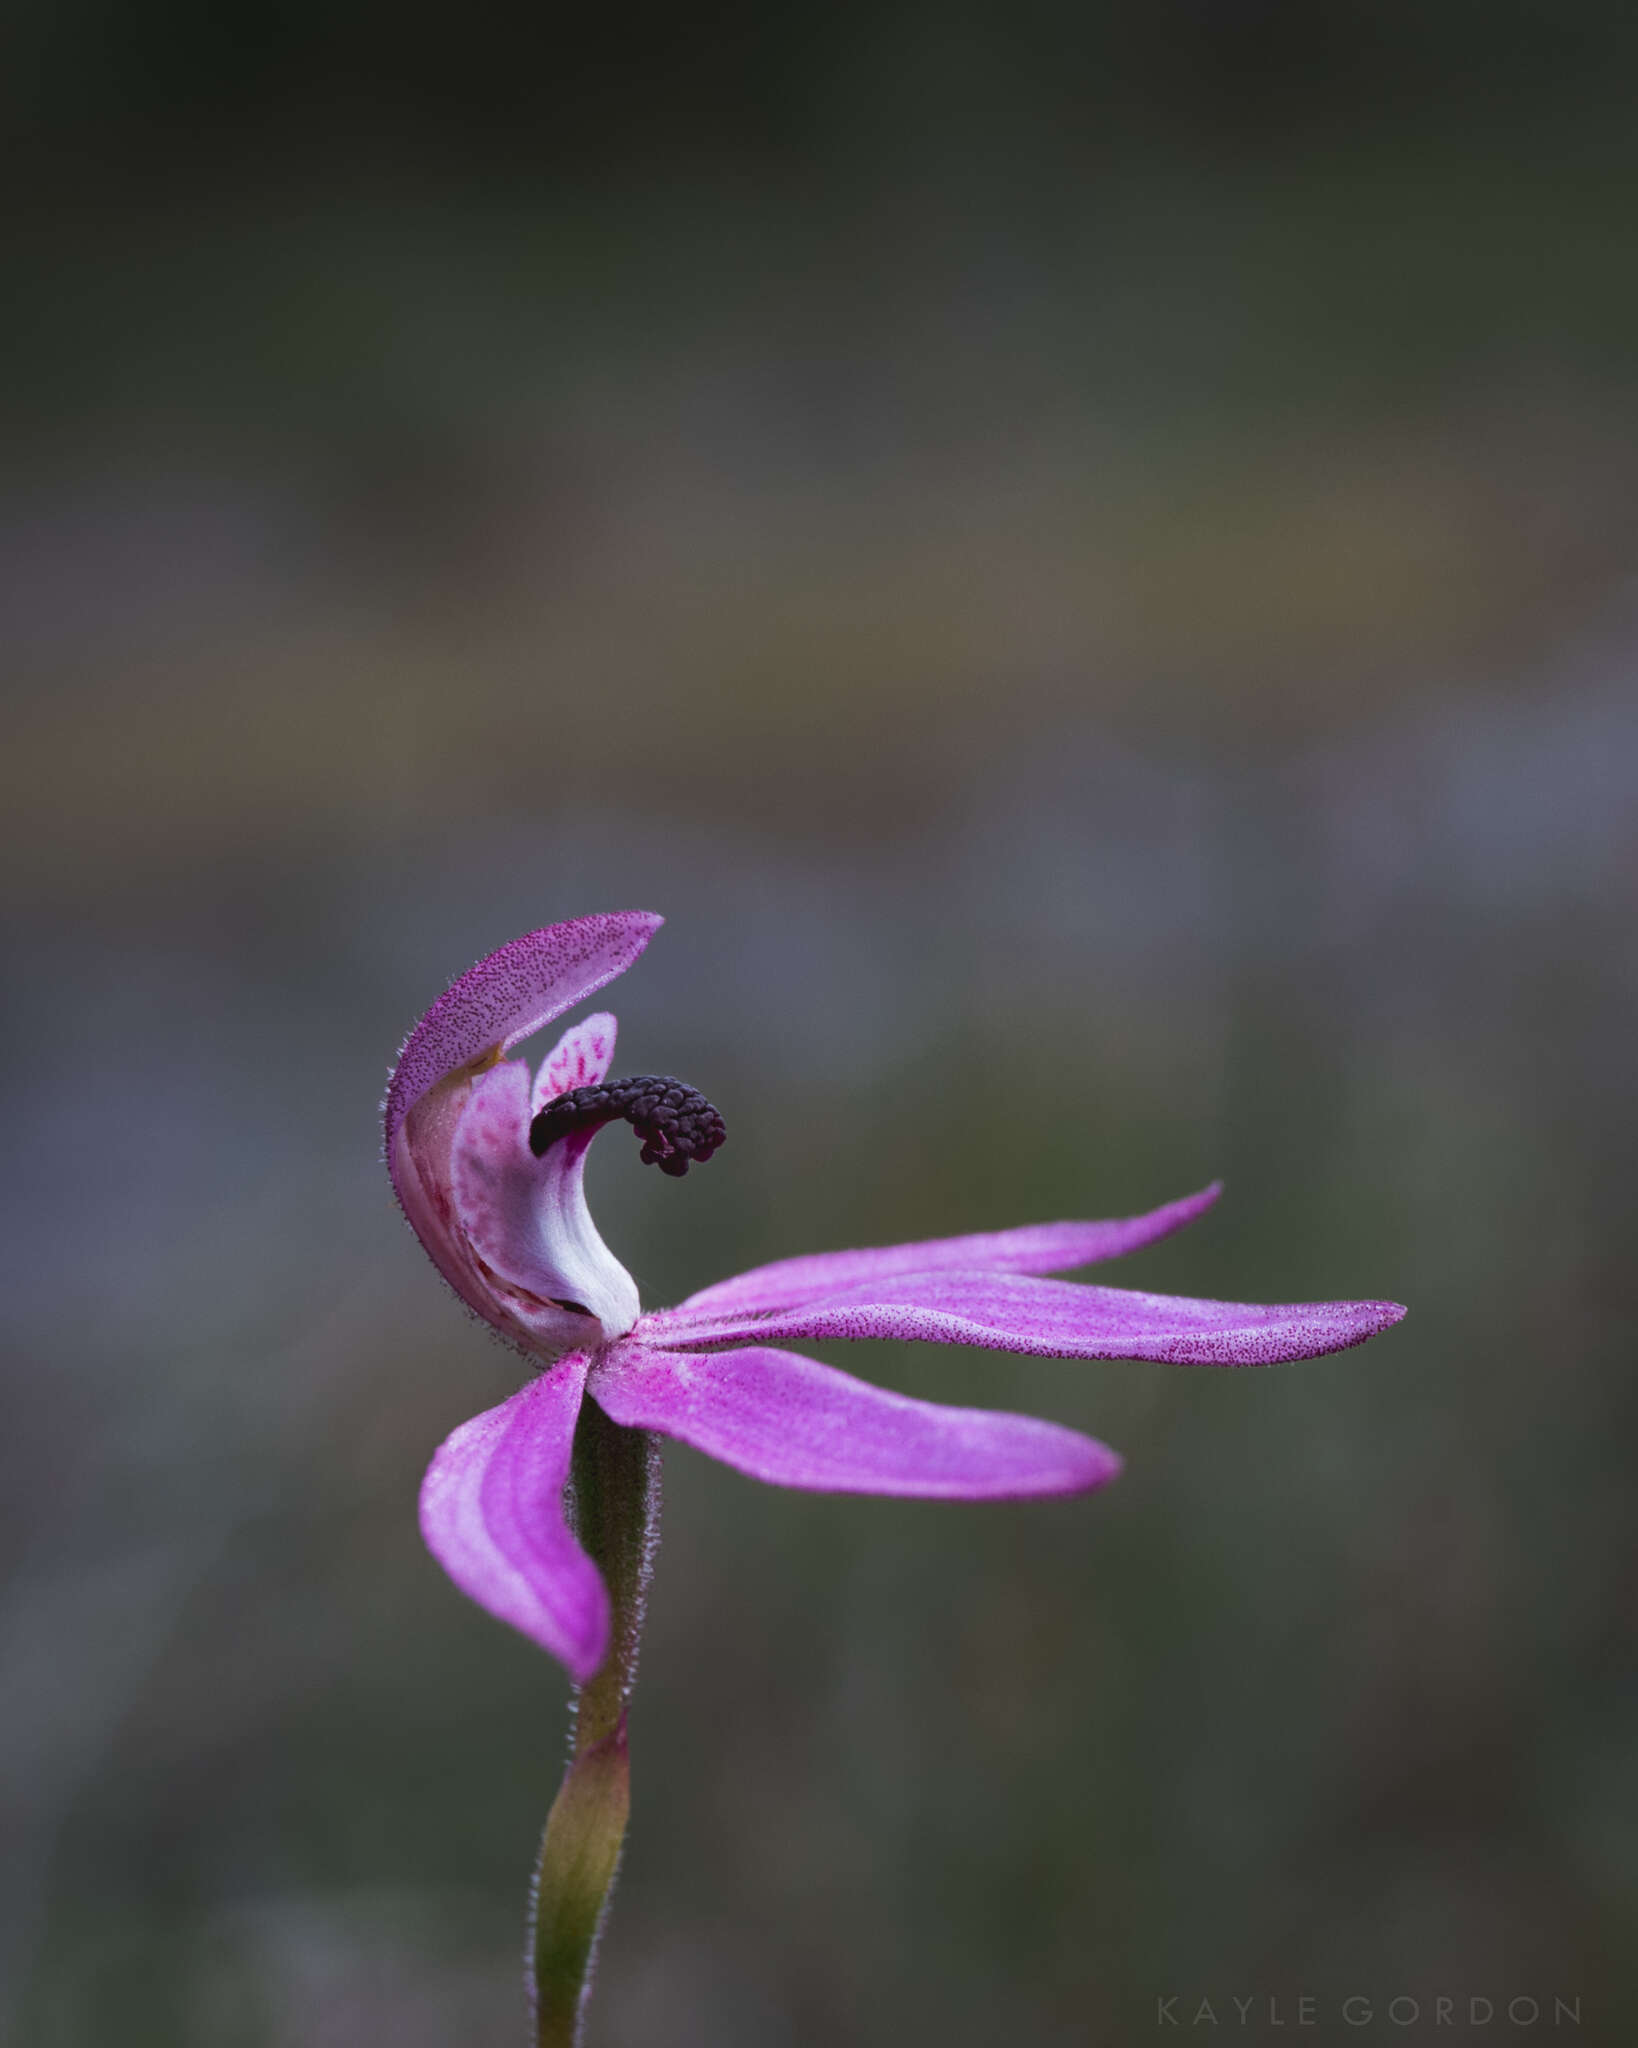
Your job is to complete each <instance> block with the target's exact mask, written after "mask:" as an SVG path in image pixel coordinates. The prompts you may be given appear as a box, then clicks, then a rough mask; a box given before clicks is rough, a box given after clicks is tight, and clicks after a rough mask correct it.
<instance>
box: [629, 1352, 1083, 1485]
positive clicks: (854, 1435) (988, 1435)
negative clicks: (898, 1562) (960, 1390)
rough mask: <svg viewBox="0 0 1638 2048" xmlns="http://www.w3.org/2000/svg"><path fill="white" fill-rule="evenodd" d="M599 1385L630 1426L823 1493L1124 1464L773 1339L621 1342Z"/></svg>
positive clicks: (1042, 1478)
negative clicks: (910, 1393) (671, 1346)
mask: <svg viewBox="0 0 1638 2048" xmlns="http://www.w3.org/2000/svg"><path fill="white" fill-rule="evenodd" d="M590 1391H591V1394H592V1397H593V1398H594V1399H595V1400H596V1402H597V1404H598V1406H599V1407H601V1408H603V1409H604V1410H605V1411H606V1412H607V1413H608V1414H609V1415H610V1416H612V1417H613V1419H614V1420H615V1421H616V1422H620V1423H624V1424H625V1425H626V1426H627V1427H628V1428H632V1429H655V1430H658V1431H660V1432H661V1434H662V1435H665V1436H670V1437H675V1438H676V1439H677V1440H678V1441H679V1442H681V1443H685V1444H691V1445H692V1446H693V1448H694V1449H695V1450H697V1451H704V1452H705V1454H706V1455H707V1456H708V1457H712V1458H720V1459H721V1460H722V1462H723V1463H724V1464H725V1465H732V1466H734V1467H735V1468H736V1469H737V1470H738V1471H741V1472H745V1473H748V1474H749V1475H750V1477H751V1478H753V1479H763V1480H767V1481H769V1482H770V1483H772V1484H773V1485H776V1486H795V1487H804V1488H807V1489H809V1490H810V1491H814V1492H819V1493H880V1494H897V1495H903V1496H907V1497H915V1498H921V1499H940V1500H1015V1499H1024V1498H1027V1497H1029V1496H1032V1495H1036V1494H1054V1493H1081V1492H1084V1491H1085V1490H1086V1489H1087V1488H1088V1487H1093V1486H1101V1485H1102V1484H1103V1483H1104V1482H1105V1481H1106V1480H1109V1479H1113V1478H1114V1476H1115V1475H1116V1473H1117V1472H1118V1471H1119V1470H1120V1459H1119V1458H1118V1457H1117V1456H1116V1455H1115V1453H1114V1452H1113V1451H1111V1450H1110V1449H1109V1448H1108V1447H1107V1446H1106V1445H1104V1444H1100V1443H1097V1442H1095V1441H1094V1440H1093V1439H1092V1438H1091V1437H1086V1436H1081V1435H1079V1434H1078V1433H1077V1432H1076V1431H1074V1430H1072V1429H1063V1428H1061V1427H1060V1426H1059V1425H1058V1424H1057V1423H1054V1422H1038V1421H1036V1420H1035V1419H1034V1418H1033V1417H1031V1416H1027V1415H998V1414H994V1413H991V1412H990V1411H988V1410H986V1409H981V1408H943V1407H938V1406H936V1405H934V1404H933V1403H931V1402H928V1401H912V1400H910V1399H909V1398H908V1397H907V1396H905V1395H903V1394H894V1393H889V1392H888V1391H887V1390H886V1389H884V1388H882V1387H873V1386H870V1385H869V1384H867V1382H865V1381H864V1380H856V1379H854V1378H853V1377H852V1376H851V1374H848V1373H845V1372H838V1371H837V1370H836V1368H835V1367H834V1366H829V1365H819V1364H817V1363H816V1362H815V1361H814V1360H813V1359H811V1358H802V1357H799V1356H798V1355H797V1354H796V1353H795V1352H791V1351H776V1350H772V1349H770V1348H768V1347H767V1346H764V1345H757V1346H752V1347H747V1348H745V1349H743V1350H737V1351H723V1352H717V1353H714V1354H710V1355H706V1356H699V1355H689V1354H685V1353H681V1352H669V1351H656V1350H653V1349H651V1348H649V1347H648V1346H646V1345H643V1344H640V1343H634V1344H622V1345H617V1346H615V1347H614V1348H613V1349H612V1350H611V1351H610V1352H608V1353H606V1354H605V1355H604V1356H603V1357H602V1358H601V1359H599V1360H598V1362H597V1364H596V1365H595V1367H594V1368H593V1374H592V1379H591V1384H590Z"/></svg>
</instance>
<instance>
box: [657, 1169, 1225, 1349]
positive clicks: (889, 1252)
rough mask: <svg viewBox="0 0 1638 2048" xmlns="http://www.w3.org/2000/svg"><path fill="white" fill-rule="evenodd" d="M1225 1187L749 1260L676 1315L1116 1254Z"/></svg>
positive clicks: (1060, 1266) (1184, 1217)
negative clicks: (1089, 1212) (1128, 1210)
mask: <svg viewBox="0 0 1638 2048" xmlns="http://www.w3.org/2000/svg"><path fill="white" fill-rule="evenodd" d="M1222 1191H1223V1184H1222V1182H1221V1181H1215V1180H1214V1181H1213V1182H1212V1184H1211V1186H1210V1187H1209V1188H1202V1189H1201V1190H1200V1192H1199V1194H1197V1195H1185V1196H1183V1198H1182V1199H1181V1200H1180V1201H1176V1202H1167V1203H1166V1204H1165V1205H1164V1206H1163V1207H1162V1208H1159V1209H1151V1210H1150V1211H1149V1212H1148V1214H1147V1215H1144V1216H1120V1217H1115V1218H1112V1219H1110V1220H1108V1221H1105V1222H1096V1223H1029V1224H1025V1225H1024V1226H1023V1227H1022V1228H1020V1229H1016V1230H988V1231H980V1232H977V1233H976V1234H974V1235H972V1236H968V1237H933V1238H926V1239H923V1240H922V1241H921V1242H920V1243H917V1244H884V1245H878V1246H876V1247H874V1248H873V1249H871V1250H869V1251H857V1252H814V1253H811V1254H810V1255H809V1256H807V1257H805V1258H798V1259H778V1260H776V1261H775V1262H774V1263H773V1264H772V1265H770V1266H753V1267H752V1268H751V1270H750V1271H749V1272H748V1273H738V1274H736V1275H735V1276H734V1278H733V1279H732V1280H719V1281H717V1282H716V1284H715V1285H714V1286H711V1287H704V1288H701V1290H700V1292H699V1293H698V1294H691V1295H690V1296H689V1297H688V1299H687V1300H686V1301H685V1302H684V1303H683V1304H682V1306H681V1308H680V1309H679V1310H677V1311H676V1313H677V1314H679V1315H685V1316H686V1315H695V1314H701V1313H708V1314H710V1315H712V1316H719V1315H722V1314H724V1313H726V1312H727V1311H729V1310H736V1311H744V1310H757V1311H760V1310H763V1309H775V1308H797V1307H800V1306H802V1305H803V1304H805V1303H810V1302H818V1301H824V1300H827V1299H828V1298H829V1297H830V1296H831V1295H833V1294H834V1293H836V1291H837V1290H838V1289H839V1288H844V1287H856V1286H859V1285H861V1284H862V1283H865V1282H869V1283H871V1284H872V1285H875V1284H879V1283H880V1282H882V1281H884V1280H891V1279H894V1278H895V1277H897V1276H898V1275H899V1274H904V1273H933V1272H945V1271H952V1270H953V1271H960V1272H967V1273H1068V1272H1071V1271H1073V1270H1074V1268H1075V1267H1077V1266H1091V1265H1095V1264H1096V1263H1098V1261H1100V1260H1102V1259H1118V1258H1120V1257H1122V1256H1123V1255H1124V1254H1125V1253H1127V1252H1135V1251H1137V1250H1138V1248H1139V1247H1140V1246H1142V1245H1146V1244H1153V1243H1154V1242H1155V1241H1156V1239H1158V1238H1162V1237H1170V1236H1171V1234H1172V1232H1173V1231H1174V1230H1181V1229H1182V1228H1183V1226H1184V1224H1186V1223H1192V1222H1193V1221H1194V1219H1195V1218H1196V1217H1197V1216H1199V1215H1201V1214H1203V1213H1204V1212H1205V1211H1206V1210H1207V1209H1209V1208H1210V1207H1211V1205H1212V1203H1213V1202H1215V1201H1216V1200H1217V1197H1218V1196H1219V1195H1220V1194H1221V1193H1222Z"/></svg>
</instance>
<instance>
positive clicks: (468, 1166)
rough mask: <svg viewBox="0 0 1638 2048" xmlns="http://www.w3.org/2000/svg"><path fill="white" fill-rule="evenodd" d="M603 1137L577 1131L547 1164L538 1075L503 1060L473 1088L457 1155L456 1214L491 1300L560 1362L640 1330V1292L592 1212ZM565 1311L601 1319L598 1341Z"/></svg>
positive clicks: (581, 1319)
mask: <svg viewBox="0 0 1638 2048" xmlns="http://www.w3.org/2000/svg"><path fill="white" fill-rule="evenodd" d="M594 1135H595V1133H592V1132H586V1131H577V1132H575V1133H574V1134H573V1135H572V1136H571V1137H569V1138H567V1139H564V1140H561V1141H560V1142H559V1143H557V1144H555V1145H552V1146H549V1147H548V1149H547V1151H546V1153H545V1156H544V1157H543V1158H540V1159H537V1158H536V1157H535V1155H534V1153H533V1152H532V1151H531V1150H530V1147H529V1069H528V1067H527V1066H525V1064H524V1063H523V1061H522V1060H503V1061H502V1062H501V1064H500V1065H499V1066H498V1067H491V1068H490V1069H489V1071H488V1072H487V1073H485V1074H480V1075H479V1076H478V1078H477V1080H476V1081H474V1082H473V1083H472V1088H471V1092H470V1094H469V1095H468V1097H467V1102H466V1107H465V1108H464V1109H463V1110H462V1111H461V1117H460V1122H459V1123H458V1124H457V1125H456V1128H455V1136H454V1140H453V1143H452V1144H451V1147H450V1186H451V1189H452V1192H453V1198H454V1204H455V1213H456V1215H457V1216H458V1217H459V1219H460V1223H461V1228H462V1230H463V1231H464V1233H465V1236H466V1241H467V1243H468V1244H469V1245H470V1246H471V1247H472V1249H473V1250H474V1251H475V1252H476V1253H477V1255H478V1257H479V1258H480V1259H481V1260H482V1261H483V1263H484V1266H485V1267H486V1268H487V1269H488V1272H487V1274H486V1275H485V1278H486V1280H490V1281H491V1292H492V1293H493V1294H494V1295H495V1299H496V1301H497V1303H498V1304H499V1305H500V1306H501V1307H502V1308H503V1309H504V1310H505V1311H506V1312H507V1313H508V1314H510V1315H511V1316H512V1317H513V1318H514V1319H515V1320H516V1321H517V1322H519V1323H521V1324H522V1325H523V1326H524V1328H526V1329H527V1330H529V1331H530V1332H531V1333H532V1334H533V1335H535V1336H536V1337H539V1338H542V1339H544V1340H546V1342H547V1343H548V1344H549V1345H550V1347H551V1349H552V1350H553V1351H554V1352H555V1351H561V1350H565V1349H569V1348H571V1347H573V1346H575V1345H579V1344H587V1343H600V1342H601V1341H602V1339H603V1338H604V1337H622V1336H624V1335H625V1333H626V1331H627V1330H629V1329H630V1328H631V1326H632V1324H633V1323H634V1322H636V1320H637V1310H638V1302H637V1289H636V1286H635V1284H634V1283H633V1281H632V1278H631V1275H630V1274H629V1273H628V1272H627V1271H626V1269H625V1267H624V1266H622V1265H621V1263H620V1261H619V1260H618V1259H617V1258H616V1257H615V1256H614V1254H613V1252H611V1251H610V1250H609V1248H608V1246H607V1245H606V1244H604V1242H603V1240H602V1238H601V1237H599V1236H598V1234H597V1226H596V1224H595V1223H593V1221H592V1218H591V1211H590V1209H588V1208H587V1206H586V1194H585V1185H584V1178H583V1176H584V1173H585V1165H586V1151H587V1148H588V1146H589V1145H590V1143H591V1140H592V1138H593V1136H594ZM493 1278H498V1279H499V1280H501V1281H503V1282H504V1283H505V1288H504V1290H501V1289H496V1288H494V1287H493V1284H492V1279H493ZM565 1303H574V1304H578V1306H579V1308H580V1309H583V1310H585V1311H586V1312H587V1313H588V1314H590V1315H592V1316H595V1317H596V1318H597V1319H598V1321H599V1322H600V1323H601V1325H602V1328H601V1330H600V1331H591V1332H590V1334H589V1335H588V1327H589V1326H588V1324H587V1320H586V1315H585V1314H579V1313H575V1312H571V1311H569V1310H566V1309H565V1307H564V1304H565Z"/></svg>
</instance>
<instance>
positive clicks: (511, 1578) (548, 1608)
mask: <svg viewBox="0 0 1638 2048" xmlns="http://www.w3.org/2000/svg"><path fill="white" fill-rule="evenodd" d="M586 1365H587V1360H586V1355H585V1354H584V1353H583V1352H576V1353H574V1354H572V1355H571V1356H570V1357H568V1358H564V1359H560V1360H559V1362H558V1363H557V1364H556V1365H555V1366H554V1367H553V1368H552V1370H551V1371H550V1372H549V1373H545V1374H543V1375H542V1376H541V1377H540V1378H538V1379H534V1380H531V1381H530V1382H529V1384H528V1386H526V1387H525V1388H524V1389H523V1390H522V1392H521V1393H517V1394H514V1395H513V1396H512V1398H511V1400H509V1401H503V1402H502V1403H501V1405H500V1406H499V1407H498V1408H491V1409H489V1410H487V1411H486V1412H485V1413H484V1414H482V1415H475V1416H474V1417H473V1418H472V1420H471V1421H470V1422H465V1423H463V1424H462V1425H461V1427H460V1428H459V1429H458V1430H456V1431H455V1433H454V1435H453V1436H451V1437H450V1438H448V1440H447V1441H446V1442H445V1443H444V1445H443V1447H442V1449H441V1450H440V1451H439V1452H438V1454H437V1456H436V1457H435V1458H434V1459H433V1461H432V1464H431V1466H430V1467H429V1468H428V1471H427V1476H426V1480H425V1482H424V1483H423V1485H422V1488H421V1533H422V1535H423V1536H424V1537H425V1538H426V1543H427V1548H428V1549H429V1550H430V1551H431V1552H432V1554H433V1556H434V1557H436V1558H437V1560H438V1562H439V1563H440V1564H441V1565H442V1566H443V1568H444V1570H445V1571H446V1572H448V1574H449V1576H450V1577H451V1578H452V1579H453V1580H454V1581H455V1583H456V1585H457V1586H459V1587H460V1589H461V1591H462V1592H463V1593H465V1594H467V1595H468V1596H469V1597H470V1598H471V1599H473V1600H476V1601H477V1603H478V1605H479V1606H480V1607H487V1608H488V1610H489V1612H490V1613H491V1614H493V1615H495V1616H497V1617H498V1618H499V1619H500V1620H501V1621H506V1622H510V1623H511V1625H512V1626H513V1628H515V1629H521V1630H522V1632H523V1633H524V1634H525V1635H526V1636H528V1637H529V1638H530V1639H531V1640H532V1641H534V1642H537V1643H538V1644H539V1645H540V1647H541V1648H542V1649H543V1650H547V1651H550V1653H551V1654H552V1656H554V1657H556V1658H557V1659H558V1661H559V1662H560V1663H562V1664H565V1665H567V1666H568V1669H569V1672H570V1675H571V1676H572V1677H573V1678H574V1680H575V1682H576V1684H578V1685H584V1684H585V1683H586V1682H587V1680H588V1679H590V1678H591V1677H592V1676H593V1675H594V1674H595V1673H596V1671H597V1670H598V1668H599V1666H600V1665H601V1664H602V1662H603V1659H604V1657H605V1656H606V1655H607V1654H608V1645H609V1596H608V1590H607V1588H606V1587H605V1586H604V1584H603V1580H602V1577H601V1575H600V1574H599V1572H598V1570H597V1567H596V1566H595V1565H594V1564H593V1563H592V1561H591V1559H590V1558H589V1557H588V1556H587V1555H586V1553H585V1552H584V1551H583V1550H582V1549H581V1548H580V1545H579V1544H578V1543H577V1542H576V1541H575V1539H574V1537H573V1535H572V1534H571V1533H570V1530H569V1526H568V1524H567V1522H566V1521H565V1520H564V1517H563V1488H564V1485H565V1482H566V1481H567V1479H568V1476H569V1458H570V1453H571V1451H572V1449H573V1445H574V1426H575V1420H576V1417H577V1416H578V1415H579V1413H580V1398H581V1394H582V1391H583V1389H584V1387H585V1381H586Z"/></svg>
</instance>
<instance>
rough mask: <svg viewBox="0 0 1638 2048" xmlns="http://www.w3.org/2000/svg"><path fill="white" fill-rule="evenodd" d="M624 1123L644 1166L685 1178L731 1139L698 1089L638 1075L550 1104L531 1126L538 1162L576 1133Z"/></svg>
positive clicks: (574, 1091) (664, 1077) (666, 1076)
mask: <svg viewBox="0 0 1638 2048" xmlns="http://www.w3.org/2000/svg"><path fill="white" fill-rule="evenodd" d="M620 1122H625V1123H628V1124H630V1125H631V1127H632V1129H633V1130H634V1131H635V1132H636V1133H637V1135H638V1137H639V1138H641V1139H642V1141H643V1164H644V1165H645V1166H657V1167H658V1168H659V1169H660V1171H661V1172H662V1173H671V1174H683V1173H686V1172H687V1171H688V1163H689V1161H690V1160H691V1159H709V1158H710V1157H711V1154H712V1153H713V1152H715V1151H716V1149H717V1147H718V1146H719V1145H720V1144H721V1143H722V1141H723V1139H724V1138H726V1137H727V1135H728V1133H727V1131H726V1129H725V1128H724V1126H723V1121H722V1118H721V1117H720V1116H719V1115H718V1114H717V1111H716V1110H715V1109H714V1108H713V1107H712V1105H711V1104H710V1103H709V1102H707V1101H706V1099H705V1097H704V1096H703V1095H702V1094H701V1093H700V1091H699V1090H698V1089H697V1088H690V1087H689V1085H688V1083H687V1082H686V1081H679V1080H678V1079H677V1078H676V1077H675V1075H672V1074H633V1075H632V1077H631V1078H630V1079H629V1080H626V1081H599V1082H598V1083H597V1084H596V1085H595V1086H593V1087H590V1088H571V1089H570V1090H569V1092H568V1094H567V1095H559V1096H558V1097H557V1098H556V1099H555V1101H552V1102H548V1103H547V1105H546V1107H545V1108H544V1109H542V1110H541V1111H540V1112H539V1113H538V1114H537V1115H536V1117H535V1119H534V1121H533V1122H532V1123H531V1124H530V1126H529V1150H530V1151H531V1152H532V1153H534V1155H535V1157H536V1158H537V1159H538V1158H540V1157H541V1155H542V1154H543V1153H544V1152H545V1151H546V1150H547V1149H548V1147H550V1146H552V1145H555V1144H556V1143H557V1141H558V1139H559V1138H566V1137H568V1135H569V1133H570V1132H571V1131H597V1130H601V1129H602V1127H603V1125H604V1124H612V1123H620Z"/></svg>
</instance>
